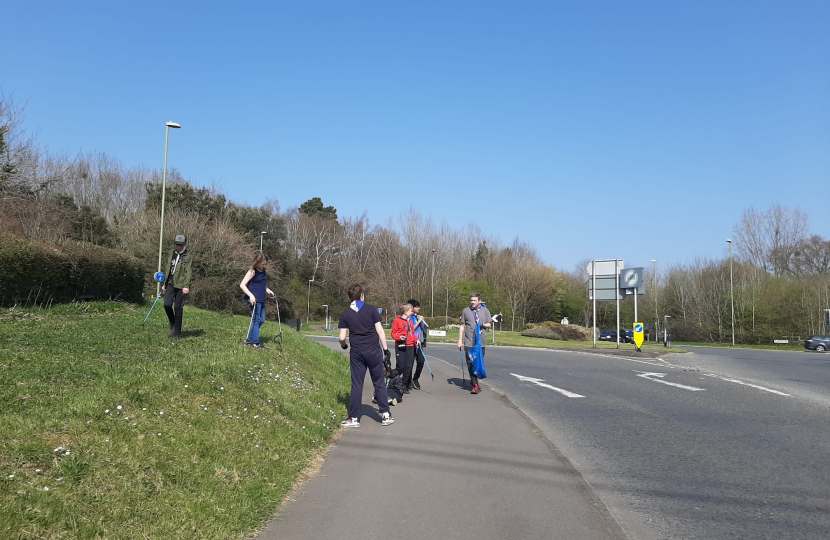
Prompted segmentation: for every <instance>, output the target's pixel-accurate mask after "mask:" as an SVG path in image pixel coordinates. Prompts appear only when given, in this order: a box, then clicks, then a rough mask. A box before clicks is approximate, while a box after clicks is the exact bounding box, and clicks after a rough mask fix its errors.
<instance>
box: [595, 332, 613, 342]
mask: <svg viewBox="0 0 830 540" xmlns="http://www.w3.org/2000/svg"><path fill="white" fill-rule="evenodd" d="M599 340H600V341H617V331H616V330H602V331H601V332H600V333H599Z"/></svg>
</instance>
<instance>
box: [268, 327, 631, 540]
mask: <svg viewBox="0 0 830 540" xmlns="http://www.w3.org/2000/svg"><path fill="white" fill-rule="evenodd" d="M328 341H331V340H328ZM328 341H321V342H323V343H324V344H326V345H328V346H332V347H333V346H335V345H336V343H335V342H333V341H331V342H328ZM338 350H339V349H338ZM431 366H432V369H433V371H434V372H435V381H434V382H433V381H432V380H430V377H429V373H428V371H427V370H426V369H425V370H424V374H423V375H422V376H421V386H422V388H423V389H422V390H420V391H419V390H414V391H413V392H412V393H411V394H409V395H407V396H405V400H404V402H403V403H401V404H399V405H397V406H394V407H392V408H391V411H392V415H393V417H394V418H395V424H393V425H391V426H388V427H383V426H381V425H380V416H379V414H378V412H377V407H376V406H374V405H372V403H371V400H372V385H371V384H370V382H369V377H368V375H367V384H366V385H365V386H364V389H365V392H364V398H363V403H364V405H363V416H362V418H361V427H360V428H349V429H345V430H344V431H343V433H342V435H341V436H340V438H339V440H338V441H337V442H336V443H335V445H334V446H333V448H332V449H331V451H330V452H329V453H328V455H327V456H326V459H325V462H324V464H323V467H322V469H321V471H320V472H319V474H318V475H317V476H315V477H314V478H312V479H311V480H309V481H308V482H307V483H306V484H305V485H304V486H303V487H301V488H300V489H299V490H298V491H297V492H295V493H294V494H293V495H290V496H289V502H287V503H286V504H285V506H284V508H283V509H282V511H281V512H280V513H279V514H278V515H277V516H275V518H274V519H273V520H272V521H271V522H269V523H268V525H267V527H266V530H265V531H264V533H263V534H262V536H261V538H264V539H267V540H276V539H280V540H294V539H296V540H301V539H302V540H307V539H309V538H314V539H315V540H326V539H331V540H335V539H336V540H350V539H355V540H370V539H396V540H409V539H413V540H414V539H418V540H424V539H433V540H443V539H467V538H475V539H477V540H482V539H484V540H486V539H493V540H495V539H500V540H501V539H504V538H510V537H512V538H521V539H535V538H540V539H541V538H544V539H568V540H573V539H580V540H621V539H625V538H628V537H627V536H626V534H625V532H624V531H623V530H622V529H621V527H620V526H619V524H618V523H617V522H616V521H615V520H614V519H613V517H612V516H611V514H610V513H609V512H608V510H607V508H606V507H605V506H604V504H603V503H602V502H601V501H600V500H599V499H598V498H597V497H596V496H595V494H594V492H593V490H592V488H591V486H590V485H588V483H587V482H586V481H585V480H584V479H583V477H582V476H581V475H580V474H579V473H578V472H577V471H576V470H575V469H574V468H573V467H572V466H571V464H570V463H569V462H568V460H567V459H566V458H564V457H563V456H562V455H561V454H560V453H559V452H558V450H557V449H556V448H555V447H553V445H552V444H551V443H550V442H549V441H548V440H547V439H545V438H544V437H543V435H541V434H540V432H539V430H538V429H537V428H536V426H534V425H533V424H532V423H531V422H530V420H529V419H528V418H527V416H525V415H524V414H523V413H522V412H521V411H520V410H518V409H517V408H516V407H515V406H513V404H512V403H511V402H510V401H509V400H508V399H506V398H505V397H504V396H501V395H498V394H496V393H495V392H493V391H492V390H491V389H490V388H489V387H488V386H487V385H486V380H485V381H484V382H485V385H484V388H485V390H484V391H483V392H482V393H481V394H479V395H471V394H470V393H469V381H468V383H467V388H466V389H462V388H461V387H460V384H461V373H460V362H459V367H455V368H453V367H452V366H450V365H447V364H446V363H444V362H440V361H436V360H434V359H433V360H432V361H431Z"/></svg>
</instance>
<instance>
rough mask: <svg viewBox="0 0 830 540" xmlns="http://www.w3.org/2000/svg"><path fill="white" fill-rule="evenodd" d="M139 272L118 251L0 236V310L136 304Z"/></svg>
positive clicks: (138, 265)
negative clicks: (21, 306) (84, 302)
mask: <svg viewBox="0 0 830 540" xmlns="http://www.w3.org/2000/svg"><path fill="white" fill-rule="evenodd" d="M143 287H144V268H143V267H142V264H141V261H139V260H138V259H136V258H135V257H132V256H130V255H127V254H125V253H123V252H121V251H118V250H114V249H108V248H104V247H100V246H95V245H93V244H89V243H86V242H75V241H70V240H66V241H60V242H38V241H32V240H28V239H25V238H21V237H17V236H0V305H3V306H13V305H16V304H43V303H47V302H56V303H62V302H72V301H75V300H109V299H119V300H125V301H128V302H136V303H138V302H141V300H142V295H141V293H142V289H143Z"/></svg>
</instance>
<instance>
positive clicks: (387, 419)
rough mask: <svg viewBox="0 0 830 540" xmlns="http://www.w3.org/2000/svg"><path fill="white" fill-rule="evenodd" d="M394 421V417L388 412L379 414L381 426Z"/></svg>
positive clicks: (389, 424) (388, 424)
mask: <svg viewBox="0 0 830 540" xmlns="http://www.w3.org/2000/svg"><path fill="white" fill-rule="evenodd" d="M394 423H395V419H394V418H392V415H391V414H389V412H388V411H387V412H385V413H383V414H381V415H380V425H382V426H391V425H392V424H394Z"/></svg>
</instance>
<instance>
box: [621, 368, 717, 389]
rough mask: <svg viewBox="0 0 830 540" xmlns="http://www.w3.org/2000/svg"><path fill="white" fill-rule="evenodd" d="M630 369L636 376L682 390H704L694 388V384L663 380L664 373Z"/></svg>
mask: <svg viewBox="0 0 830 540" xmlns="http://www.w3.org/2000/svg"><path fill="white" fill-rule="evenodd" d="M631 371H633V372H634V373H636V374H637V376H638V377H642V378H644V379H648V380H650V381H654V382H659V383H663V384H668V385H669V386H676V387H677V388H682V389H684V390H691V391H692V392H700V391H703V390H706V389H705V388H695V387H694V386H686V385H685V384H679V383H674V382H669V381H664V380H663V377H665V376H666V374H665V373H648V372H644V371H637V370H636V369H632V370H631ZM655 377H656V378H655Z"/></svg>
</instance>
